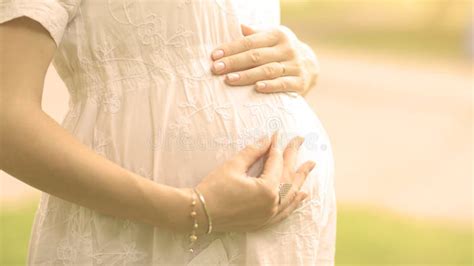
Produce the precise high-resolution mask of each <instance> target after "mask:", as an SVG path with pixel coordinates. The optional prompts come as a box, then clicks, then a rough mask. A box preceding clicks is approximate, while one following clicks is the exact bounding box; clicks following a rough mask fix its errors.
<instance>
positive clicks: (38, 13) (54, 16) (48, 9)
mask: <svg viewBox="0 0 474 266" xmlns="http://www.w3.org/2000/svg"><path fill="white" fill-rule="evenodd" d="M80 2H81V0H0V23H3V22H6V21H9V20H12V19H14V18H18V17H22V16H26V17H29V18H31V19H33V20H35V21H37V22H39V23H40V24H41V25H42V26H43V27H44V28H45V29H46V30H47V31H48V32H49V34H50V35H51V37H52V38H53V39H54V42H55V43H56V45H57V46H59V43H60V42H61V39H62V37H63V34H64V31H65V29H66V27H67V24H68V23H69V22H70V21H71V20H72V19H73V18H74V16H75V14H76V12H77V9H78V7H79V4H80Z"/></svg>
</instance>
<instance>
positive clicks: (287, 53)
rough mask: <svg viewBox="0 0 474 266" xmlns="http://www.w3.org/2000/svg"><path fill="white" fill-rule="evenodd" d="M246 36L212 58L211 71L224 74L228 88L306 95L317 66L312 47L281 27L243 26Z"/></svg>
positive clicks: (226, 45) (217, 49)
mask: <svg viewBox="0 0 474 266" xmlns="http://www.w3.org/2000/svg"><path fill="white" fill-rule="evenodd" d="M242 32H243V34H244V36H245V37H243V38H242V39H240V40H236V41H233V42H230V43H226V44H222V45H221V46H220V47H218V48H216V49H215V50H214V51H213V52H212V55H211V58H212V59H213V60H214V62H213V65H212V67H211V70H212V72H213V73H214V74H216V75H223V74H226V77H225V82H226V83H227V84H228V85H231V86H242V85H253V84H255V89H256V90H257V91H258V92H262V93H272V92H297V93H299V94H301V95H305V94H306V93H307V92H308V91H309V90H310V89H311V88H312V87H314V85H315V84H316V80H317V77H318V73H319V63H318V60H317V58H316V56H315V55H314V53H313V52H312V50H311V48H309V46H307V45H306V44H304V43H302V42H300V41H299V40H298V38H296V36H295V34H294V33H293V32H292V31H291V30H290V29H288V28H287V27H284V26H279V27H277V28H275V29H273V30H269V31H255V30H253V29H252V28H250V27H248V26H245V25H242Z"/></svg>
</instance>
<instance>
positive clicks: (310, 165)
mask: <svg viewBox="0 0 474 266" xmlns="http://www.w3.org/2000/svg"><path fill="white" fill-rule="evenodd" d="M315 166H316V163H315V162H313V161H307V162H305V163H304V164H302V165H301V166H300V167H299V168H298V170H297V171H296V172H295V173H294V179H293V186H294V187H296V188H297V189H298V190H300V189H301V186H303V183H304V181H305V180H306V178H307V177H308V175H309V173H310V172H311V171H312V170H313V169H314V167H315Z"/></svg>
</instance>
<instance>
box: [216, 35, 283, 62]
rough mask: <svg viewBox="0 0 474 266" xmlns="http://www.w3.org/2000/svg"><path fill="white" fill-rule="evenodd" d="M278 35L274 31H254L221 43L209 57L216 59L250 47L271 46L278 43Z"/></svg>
mask: <svg viewBox="0 0 474 266" xmlns="http://www.w3.org/2000/svg"><path fill="white" fill-rule="evenodd" d="M279 38H280V35H278V34H275V33H274V32H256V33H254V34H251V35H247V36H245V37H243V38H241V39H239V40H236V41H233V42H229V43H226V44H223V45H221V46H219V47H218V48H216V49H215V50H214V51H213V52H212V54H211V57H212V59H213V60H218V59H220V58H222V57H224V56H230V55H234V54H238V53H242V52H245V51H248V50H251V49H256V48H262V47H269V46H273V45H275V44H277V43H278V41H279Z"/></svg>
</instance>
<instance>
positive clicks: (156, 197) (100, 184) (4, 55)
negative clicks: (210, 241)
mask: <svg viewBox="0 0 474 266" xmlns="http://www.w3.org/2000/svg"><path fill="white" fill-rule="evenodd" d="M0 39H1V40H2V41H1V43H2V45H0V62H1V68H0V77H1V80H0V88H1V89H0V93H1V94H0V146H1V149H0V167H1V169H3V170H5V171H6V172H8V173H10V174H11V175H13V176H15V177H17V178H18V179H20V180H21V181H23V182H25V183H27V184H29V185H31V186H33V187H35V188H38V189H40V190H42V191H45V192H47V193H49V194H52V195H55V196H57V197H60V198H63V199H65V200H68V201H71V202H74V203H77V204H80V205H83V206H85V207H88V208H91V209H95V210H98V211H100V212H102V213H105V214H109V215H112V216H116V217H121V218H130V219H135V220H139V221H142V222H146V223H149V224H153V225H160V226H165V227H180V225H173V224H172V223H174V222H176V221H184V219H183V218H181V217H186V215H187V211H188V210H187V208H184V206H187V205H188V204H189V202H188V201H189V195H188V194H186V193H185V191H184V190H180V189H176V188H172V187H168V186H163V185H160V184H157V183H154V182H152V181H150V180H148V179H145V178H142V177H140V176H138V175H136V174H134V173H132V172H130V171H128V170H126V169H124V168H122V167H120V166H119V165H117V164H114V163H113V162H111V161H109V160H107V159H106V158H104V157H102V156H100V155H98V154H96V153H95V152H94V151H93V150H91V149H90V148H89V147H87V146H85V145H83V144H82V143H80V142H79V141H78V140H77V139H76V138H74V137H73V136H72V135H71V134H69V132H67V131H66V130H65V129H63V128H62V127H61V126H60V125H59V124H58V123H57V122H56V121H54V120H53V119H52V118H51V117H49V116H48V115H47V114H46V113H44V112H43V111H42V109H41V97H42V91H43V83H44V77H45V74H46V70H47V68H48V65H49V64H50V62H51V59H52V57H53V55H54V52H55V48H56V46H55V44H54V42H53V40H52V39H51V38H50V37H49V35H48V33H47V32H46V31H45V30H44V29H43V28H42V27H41V26H40V25H39V24H38V23H36V22H34V21H33V20H30V19H27V18H24V17H23V18H19V19H15V20H12V21H11V22H8V23H5V24H2V25H0ZM187 228H190V227H187Z"/></svg>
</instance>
